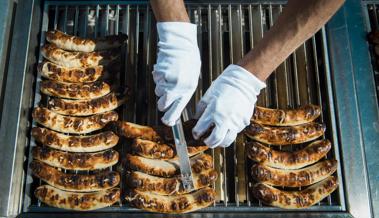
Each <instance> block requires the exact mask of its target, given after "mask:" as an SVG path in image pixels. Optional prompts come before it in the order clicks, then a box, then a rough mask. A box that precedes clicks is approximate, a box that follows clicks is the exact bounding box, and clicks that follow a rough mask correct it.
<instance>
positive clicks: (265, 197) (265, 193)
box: [252, 176, 338, 209]
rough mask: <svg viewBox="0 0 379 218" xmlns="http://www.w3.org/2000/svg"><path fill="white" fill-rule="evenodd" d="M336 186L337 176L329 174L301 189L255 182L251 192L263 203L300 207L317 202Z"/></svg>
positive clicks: (287, 207)
mask: <svg viewBox="0 0 379 218" xmlns="http://www.w3.org/2000/svg"><path fill="white" fill-rule="evenodd" d="M337 187H338V181H337V178H336V177H334V176H330V177H328V178H326V179H324V180H323V181H321V182H318V183H316V184H314V185H312V186H309V187H308V188H306V189H304V190H301V191H282V190H279V189H276V188H274V187H272V186H269V185H266V184H264V183H257V184H255V185H254V186H253V191H252V192H253V195H254V196H255V197H256V198H257V199H259V200H261V201H262V202H263V203H265V204H268V205H272V206H275V207H280V208H284V209H301V208H307V207H310V206H312V205H315V204H317V203H318V202H320V201H321V200H322V199H324V198H325V197H327V196H328V195H330V194H331V193H332V192H333V191H334V190H336V189H337Z"/></svg>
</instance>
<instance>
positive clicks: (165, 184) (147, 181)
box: [126, 169, 217, 195]
mask: <svg viewBox="0 0 379 218" xmlns="http://www.w3.org/2000/svg"><path fill="white" fill-rule="evenodd" d="M216 179H217V172H216V171H215V170H213V169H208V170H204V171H202V172H200V173H194V174H193V182H194V188H195V190H198V189H201V188H204V187H207V186H209V185H211V184H212V183H213V182H214V181H216ZM126 182H127V184H128V187H130V188H133V189H136V190H138V191H143V192H150V193H152V194H157V195H181V194H186V193H188V191H187V190H185V189H184V187H183V183H182V180H181V178H180V177H179V176H175V177H172V178H163V177H158V176H151V175H149V174H146V173H142V172H138V171H131V172H129V173H128V174H127V176H126Z"/></svg>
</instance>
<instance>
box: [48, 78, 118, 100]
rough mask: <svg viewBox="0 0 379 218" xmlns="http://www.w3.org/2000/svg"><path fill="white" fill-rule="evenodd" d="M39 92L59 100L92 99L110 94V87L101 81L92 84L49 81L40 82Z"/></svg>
mask: <svg viewBox="0 0 379 218" xmlns="http://www.w3.org/2000/svg"><path fill="white" fill-rule="evenodd" d="M41 92H42V93H43V94H45V95H50V96H54V97H59V98H69V99H94V98H100V97H102V96H105V95H107V94H109V93H110V92H111V87H110V86H109V85H108V84H107V83H105V82H101V81H96V82H93V83H59V82H54V81H51V80H44V81H41Z"/></svg>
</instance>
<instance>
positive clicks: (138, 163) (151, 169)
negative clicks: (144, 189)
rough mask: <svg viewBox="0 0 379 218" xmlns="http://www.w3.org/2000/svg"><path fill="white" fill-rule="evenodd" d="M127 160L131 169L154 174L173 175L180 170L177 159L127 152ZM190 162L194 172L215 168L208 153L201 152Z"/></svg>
mask: <svg viewBox="0 0 379 218" xmlns="http://www.w3.org/2000/svg"><path fill="white" fill-rule="evenodd" d="M126 160H127V167H128V168H129V169H131V170H135V171H140V172H143V173H146V174H150V175H154V176H162V177H173V176H175V175H178V174H179V171H180V169H179V161H178V160H177V159H176V160H175V159H174V160H158V159H149V158H145V157H140V156H136V155H130V154H127V155H126ZM190 164H191V168H192V171H193V172H194V173H201V172H202V171H203V170H208V169H212V168H213V159H212V157H211V156H210V155H208V154H199V155H196V156H194V157H191V158H190Z"/></svg>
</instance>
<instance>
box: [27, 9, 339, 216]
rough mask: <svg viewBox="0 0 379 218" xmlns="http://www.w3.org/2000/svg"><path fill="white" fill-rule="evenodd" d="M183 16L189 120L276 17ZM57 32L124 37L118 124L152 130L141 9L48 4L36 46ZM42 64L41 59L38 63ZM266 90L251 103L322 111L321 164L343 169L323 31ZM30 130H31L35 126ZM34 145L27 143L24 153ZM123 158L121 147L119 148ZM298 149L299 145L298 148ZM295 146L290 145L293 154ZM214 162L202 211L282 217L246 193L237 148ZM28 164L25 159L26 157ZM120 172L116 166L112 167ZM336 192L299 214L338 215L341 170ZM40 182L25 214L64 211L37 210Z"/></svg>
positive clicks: (151, 29) (151, 53) (148, 43)
mask: <svg viewBox="0 0 379 218" xmlns="http://www.w3.org/2000/svg"><path fill="white" fill-rule="evenodd" d="M187 8H188V13H189V15H190V19H191V21H192V22H193V23H196V24H198V42H199V48H200V51H201V56H202V61H203V62H202V75H201V78H200V81H199V88H198V89H197V91H196V94H195V95H194V97H193V99H192V100H191V103H190V104H189V106H188V108H187V109H188V112H189V116H191V114H192V113H193V111H194V108H195V105H196V102H198V101H199V99H200V97H201V95H202V94H203V93H205V91H206V89H207V88H208V87H209V86H210V83H211V81H212V80H214V79H215V78H216V77H217V76H218V75H219V74H220V73H221V72H222V70H223V69H224V68H225V67H226V66H228V65H229V64H230V63H236V62H237V61H238V60H239V59H240V58H241V57H242V56H243V55H244V54H245V53H246V52H248V51H249V50H250V49H251V48H252V47H254V45H255V44H256V43H257V42H258V41H259V40H260V39H261V38H262V36H263V34H264V32H265V31H267V30H268V29H269V28H270V26H272V25H273V23H274V21H275V19H276V18H277V17H278V16H279V14H280V13H281V10H282V5H281V4H279V3H275V4H188V5H187ZM52 29H59V30H62V31H63V32H66V33H68V34H72V35H78V36H82V37H98V36H103V35H108V34H117V33H119V32H123V33H126V34H128V36H129V40H128V45H127V49H126V51H127V54H128V55H126V56H125V57H126V58H125V66H122V69H123V70H122V71H121V73H120V80H119V81H120V85H127V86H128V88H130V90H131V97H130V99H129V100H128V102H127V104H126V105H125V106H123V107H122V108H121V109H120V110H119V112H120V115H121V116H120V117H121V118H122V119H124V120H127V121H130V122H136V123H139V124H147V125H157V124H161V123H160V116H161V113H160V112H158V111H157V108H156V97H155V94H154V82H153V80H152V76H151V71H152V67H153V64H154V61H155V59H156V52H157V48H156V42H157V33H156V29H155V20H154V16H153V14H152V12H151V9H150V8H149V6H148V5H146V3H144V4H100V5H98V4H92V3H88V2H46V3H45V6H44V12H43V21H42V29H41V44H40V45H41V46H42V45H43V44H44V38H45V32H46V31H47V30H52ZM41 60H42V57H39V61H41ZM40 80H41V77H40V75H37V83H36V89H35V90H36V93H35V99H34V105H38V103H39V102H40V101H41V99H44V96H41V95H40V93H39V91H38V90H39V82H40ZM266 82H267V88H266V89H265V90H263V91H262V92H261V95H260V96H259V98H258V102H257V104H258V105H260V106H266V107H271V108H296V107H298V106H300V105H304V104H308V103H312V104H317V105H320V106H321V107H322V115H321V117H320V118H319V120H318V121H319V122H321V123H325V124H326V126H327V131H326V134H325V138H328V139H330V140H331V141H332V143H333V145H334V146H333V149H332V151H331V152H329V155H328V157H327V158H335V159H337V160H338V161H339V163H341V161H340V156H339V151H338V147H339V146H338V140H337V134H336V131H337V130H336V124H335V123H334V109H333V106H332V105H331V104H330V102H331V101H332V96H331V95H332V94H331V93H332V91H331V82H330V72H329V63H328V53H327V45H326V39H325V30H324V29H322V30H321V31H320V32H318V33H317V34H316V35H315V36H313V37H312V38H311V39H310V40H308V41H307V42H306V43H304V44H303V45H302V46H300V47H299V48H298V49H297V50H296V51H295V52H294V53H293V54H292V55H291V56H290V57H289V58H288V59H287V60H286V61H285V62H284V63H283V64H281V65H280V66H279V67H278V68H277V69H276V71H275V73H274V74H272V76H270V77H269V78H268V80H267V81H266ZM33 125H35V124H33ZM32 146H35V142H34V140H33V139H32V140H31V141H30V146H29V148H28V149H27V150H30V147H32ZM117 147H118V149H119V150H120V151H121V159H122V157H123V155H124V154H125V150H126V147H127V143H122V144H120V145H118V146H117ZM300 147H302V145H301V146H300ZM297 148H299V146H296V147H295V146H289V148H287V147H286V148H283V149H290V150H294V149H297ZM209 152H210V153H211V154H212V155H213V157H214V165H215V168H216V169H217V170H218V171H219V172H220V179H219V180H217V181H216V182H215V184H213V186H214V188H215V189H216V191H217V193H218V196H217V202H216V203H215V205H214V207H210V208H207V209H205V210H204V211H207V212H218V211H221V212H227V211H237V210H238V211H240V212H248V211H251V212H253V211H282V209H279V208H274V207H268V206H265V205H262V203H261V202H259V201H257V200H256V199H254V198H253V197H252V196H251V194H250V191H249V190H250V187H251V186H252V182H251V181H252V180H251V178H250V172H249V171H250V167H251V164H252V163H251V161H250V160H248V159H247V158H246V157H245V155H244V147H243V145H238V146H237V145H236V144H234V145H233V146H230V147H229V148H218V149H215V150H211V151H209ZM27 156H28V161H29V162H30V161H31V159H32V158H31V156H30V154H29V153H28V154H27ZM116 168H117V170H120V171H123V169H122V167H121V166H119V167H116ZM337 174H338V178H339V183H340V187H339V189H338V190H337V191H336V192H334V193H333V194H332V195H331V196H329V197H328V198H326V199H324V200H323V201H322V202H321V203H319V204H318V205H316V206H314V207H311V208H309V209H305V210H304V211H309V210H310V211H343V210H345V201H344V194H343V193H344V192H343V180H342V175H341V167H340V165H339V167H338V170H337ZM39 184H41V181H39V180H37V179H35V178H32V177H31V175H30V171H28V175H27V179H26V186H25V198H24V202H23V205H24V212H52V211H54V212H58V211H63V210H59V209H56V208H51V207H48V206H46V205H44V204H41V202H39V201H38V200H37V199H36V198H35V197H34V195H33V191H34V188H35V187H36V186H38V185H39ZM100 211H136V209H133V208H129V207H128V205H125V204H123V202H122V203H121V202H120V204H119V205H114V206H112V207H109V208H104V209H102V210H100Z"/></svg>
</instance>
